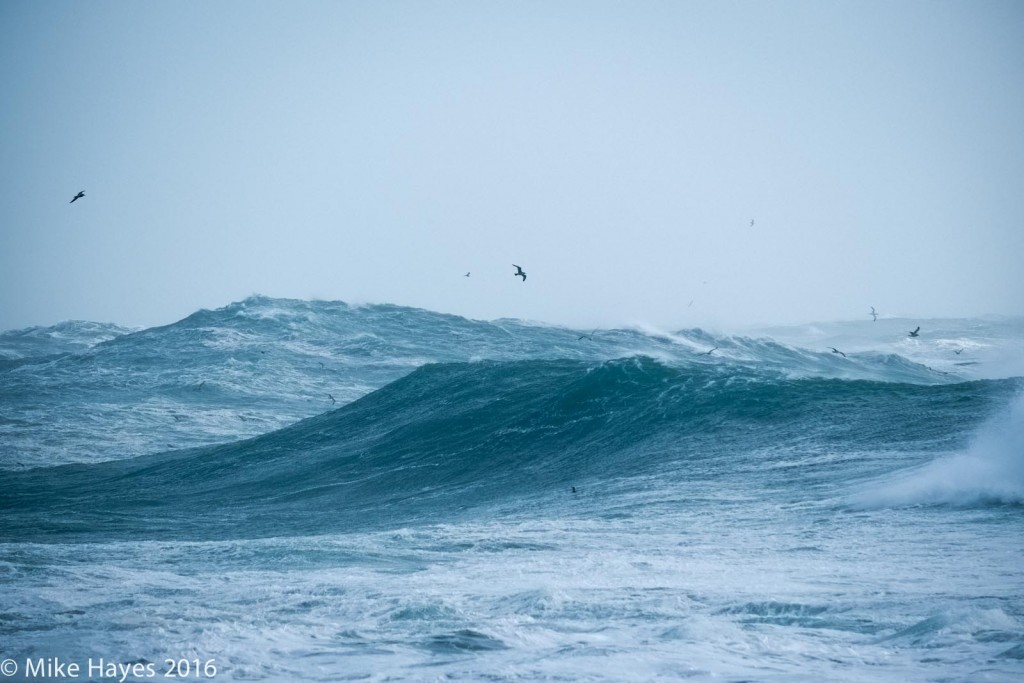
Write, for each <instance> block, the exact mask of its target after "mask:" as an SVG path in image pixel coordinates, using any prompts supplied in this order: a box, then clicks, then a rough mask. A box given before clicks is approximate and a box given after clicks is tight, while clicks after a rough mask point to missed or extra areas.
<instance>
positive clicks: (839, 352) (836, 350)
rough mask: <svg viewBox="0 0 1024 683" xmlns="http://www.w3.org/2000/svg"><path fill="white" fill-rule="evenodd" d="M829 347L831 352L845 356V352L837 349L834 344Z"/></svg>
mask: <svg viewBox="0 0 1024 683" xmlns="http://www.w3.org/2000/svg"><path fill="white" fill-rule="evenodd" d="M831 348H832V353H838V354H839V355H840V356H842V357H843V358H846V354H845V353H843V352H842V351H840V350H839V349H837V348H836V347H834V346H833V347H831Z"/></svg>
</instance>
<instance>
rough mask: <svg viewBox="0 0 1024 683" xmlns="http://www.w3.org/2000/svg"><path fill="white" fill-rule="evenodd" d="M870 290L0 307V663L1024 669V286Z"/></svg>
mask: <svg viewBox="0 0 1024 683" xmlns="http://www.w3.org/2000/svg"><path fill="white" fill-rule="evenodd" d="M865 318H866V319H865V320H863V321H843V322H829V323H816V324H808V325H799V326H788V327H773V328H760V329H746V330H738V331H732V332H731V333H728V334H727V333H724V332H717V331H716V332H711V331H706V330H701V329H696V328H692V329H682V330H657V329H652V328H649V327H629V328H620V329H601V330H597V331H593V333H592V331H591V330H573V329H567V328H562V327H558V326H554V325H544V324H537V323H531V322H526V321H520V320H494V321H476V320H468V319H465V318H461V317H458V316H453V315H446V314H441V313H434V312H430V311H424V310H419V309H412V308H405V307H400V306H391V305H365V306H354V305H349V304H345V303H342V302H327V301H297V300H287V299H273V298H268V297H261V296H254V297H250V298H248V299H246V300H244V301H240V302H236V303H233V304H230V305H228V306H225V307H223V308H220V309H217V310H201V311H197V312H196V313H194V314H193V315H191V316H189V317H187V318H185V319H183V320H180V321H178V322H175V323H173V324H170V325H166V326H163V327H156V328H149V329H131V328H125V327H121V326H118V325H113V324H102V323H95V322H82V321H71V322H65V323H61V324H59V325H56V326H53V327H39V328H30V329H24V330H11V331H7V332H2V333H0V477H2V481H3V485H2V487H0V519H2V523H0V588H2V590H0V660H2V663H0V674H2V675H3V677H4V678H6V679H7V680H12V681H29V680H33V681H34V680H79V681H81V680H96V681H108V680H134V681H143V680H153V679H157V678H159V679H162V680H166V679H167V678H177V679H179V680H181V679H184V680H192V681H195V680H218V681H254V680H258V681H298V680H303V681H338V680H371V681H385V680H388V681H394V680H409V681H423V680H467V681H480V680H490V681H506V680H507V681H513V680H554V681H559V680H565V681H651V680H666V681H668V680H692V681H736V682H739V681H771V682H776V681H777V682H783V681H786V682H789V681H807V682H810V681H815V682H817V681H850V682H853V681H912V682H916V681H1018V680H1024V319H1020V318H994V317H993V318H975V319H947V320H910V319H898V318H890V319H886V318H880V319H879V320H878V321H877V322H874V321H872V320H871V319H870V317H868V316H865ZM918 325H920V327H921V332H920V336H919V337H913V338H912V337H909V336H908V331H909V330H912V329H914V328H915V327H917V326H918ZM833 348H835V349H836V350H837V351H841V352H842V353H835V352H833V351H832V349H833ZM844 354H845V355H844ZM98 662H102V664H103V665H104V666H96V665H97V663H98ZM73 664H74V665H78V667H79V671H80V675H78V676H71V675H69V674H68V671H69V669H68V668H67V667H68V666H70V665H73ZM90 665H91V666H90ZM107 665H109V666H107ZM47 667H48V668H47Z"/></svg>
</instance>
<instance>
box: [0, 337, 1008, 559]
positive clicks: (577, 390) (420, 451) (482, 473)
mask: <svg viewBox="0 0 1024 683" xmlns="http://www.w3.org/2000/svg"><path fill="white" fill-rule="evenodd" d="M1019 386H1020V383H1019V382H1018V381H1013V380H1003V381H994V380H989V381H978V382H965V383H960V384H948V385H935V386H922V385H914V384H894V383H886V382H871V381H865V380H838V379H823V378H806V379H786V378H782V377H778V376H777V375H774V374H766V373H763V372H762V373H758V372H752V371H746V370H742V369H737V368H735V367H723V366H717V365H709V366H702V367H686V368H679V367H673V366H669V365H665V364H662V363H659V362H657V361H655V360H652V359H649V358H643V357H639V358H631V359H625V360H614V361H606V362H587V361H569V360H552V361H542V360H532V361H513V362H493V361H487V362H478V363H453V364H431V365H427V366H424V367H421V368H419V369H418V370H416V371H414V372H412V373H411V374H409V375H407V376H406V377H404V378H402V379H399V380H397V381H395V382H392V383H391V384H389V385H387V386H386V387H384V388H383V389H380V390H378V391H375V392H373V393H371V394H369V395H367V396H365V397H363V398H362V399H359V400H357V401H355V402H353V403H351V404H349V405H346V406H343V407H341V408H339V409H337V410H334V411H331V412H329V413H325V414H322V415H319V416H316V417H313V418H309V419H307V420H304V421H302V422H299V423H297V424H295V425H292V426H290V427H287V428H284V429H280V430H277V431H274V432H271V433H269V434H266V435H263V436H260V437H256V438H253V439H249V440H246V441H240V442H234V443H229V444H224V445H220V446H215V447H207V448H198V449H191V450H185V451H172V452H167V453H160V454H155V455H148V456H142V457H137V458H132V459H127V460H121V461H111V462H104V463H97V464H91V465H66V466H60V467H50V468H38V469H34V470H27V471H22V472H12V473H8V480H9V481H8V484H7V486H5V488H4V491H3V493H0V510H2V511H3V513H4V516H5V527H4V529H3V530H2V531H0V538H4V539H20V540H32V541H44V542H45V541H49V540H59V539H65V538H68V537H79V536H83V535H84V536H88V537H90V538H102V537H120V536H124V535H130V536H132V537H133V538H138V537H151V538H165V537H171V538H177V537H183V538H184V537H191V538H217V537H252V536H280V535H289V534H296V533H314V532H323V531H339V530H348V529H357V528H366V527H377V526H381V525H384V526H392V525H401V524H413V523H417V522H424V521H430V522H437V521H446V520H449V519H452V518H453V517H455V516H458V515H463V514H475V512H474V511H477V510H479V509H481V508H486V507H488V506H495V505H498V506H506V508H515V507H523V506H529V505H534V504H543V503H544V502H545V501H550V500H552V499H554V498H557V497H558V496H560V495H561V492H564V491H566V490H567V489H569V487H571V486H573V485H575V484H576V483H580V482H608V481H614V480H617V479H622V478H625V477H633V476H638V475H648V474H657V475H659V476H665V477H669V478H672V477H676V478H688V477H693V478H700V479H705V480H709V481H711V480H714V479H716V478H720V477H727V476H733V475H734V473H735V472H737V471H750V470H751V469H752V468H756V467H761V466H764V465H767V464H770V463H768V462H767V460H766V459H767V458H770V457H772V456H771V455H770V454H771V453H772V452H774V450H775V449H777V447H778V446H779V445H781V444H785V445H787V446H788V447H793V445H794V444H795V445H797V447H800V448H804V449H814V448H816V449H826V450H828V449H832V450H840V451H856V450H860V449H872V450H878V449H882V450H885V449H889V450H893V451H900V450H906V449H913V450H916V451H920V450H929V449H931V450H935V451H941V450H944V449H949V448H952V447H957V446H960V445H962V444H963V443H964V442H965V440H966V438H967V436H966V435H967V434H968V433H969V432H970V430H971V429H973V428H974V427H976V426H977V425H978V423H979V422H980V421H981V420H982V419H983V417H984V416H985V415H986V414H988V413H989V412H991V410H992V408H993V406H995V405H998V403H999V402H1000V401H1005V400H1007V399H1008V397H1009V396H1010V395H1011V394H1012V393H1013V391H1015V390H1017V388H1018V387H1019ZM752 485H753V486H755V487H756V482H752ZM788 485H791V486H799V485H800V481H799V477H796V478H795V479H794V480H793V481H792V482H789V484H788Z"/></svg>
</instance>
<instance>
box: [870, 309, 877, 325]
mask: <svg viewBox="0 0 1024 683" xmlns="http://www.w3.org/2000/svg"><path fill="white" fill-rule="evenodd" d="M871 321H872V322H878V314H877V313H875V307H874V306H872V307H871Z"/></svg>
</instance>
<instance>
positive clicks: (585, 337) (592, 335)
mask: <svg viewBox="0 0 1024 683" xmlns="http://www.w3.org/2000/svg"><path fill="white" fill-rule="evenodd" d="M594 332H597V330H594ZM594 332H591V333H590V334H581V335H580V336H579V338H578V339H577V340H576V341H580V340H583V339H589V340H590V341H594Z"/></svg>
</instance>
